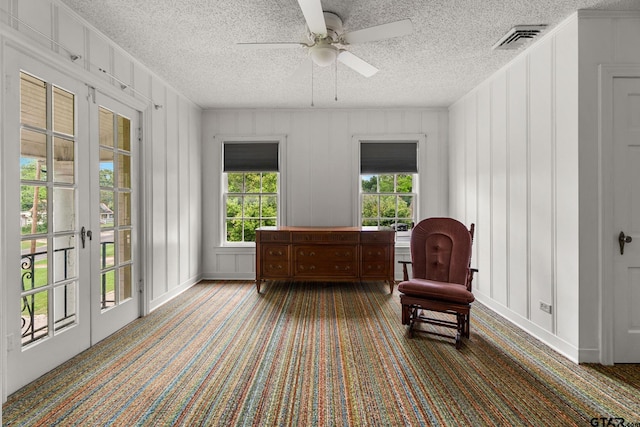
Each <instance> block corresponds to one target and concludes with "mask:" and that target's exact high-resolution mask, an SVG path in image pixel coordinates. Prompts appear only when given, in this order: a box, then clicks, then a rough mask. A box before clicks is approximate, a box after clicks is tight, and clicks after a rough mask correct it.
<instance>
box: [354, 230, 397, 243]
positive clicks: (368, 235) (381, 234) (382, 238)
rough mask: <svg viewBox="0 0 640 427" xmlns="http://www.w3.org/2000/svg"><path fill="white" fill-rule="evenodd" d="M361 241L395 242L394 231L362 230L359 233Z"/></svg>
mask: <svg viewBox="0 0 640 427" xmlns="http://www.w3.org/2000/svg"><path fill="white" fill-rule="evenodd" d="M360 241H361V242H362V243H395V241H396V233H395V232H394V231H391V230H389V231H364V232H362V234H361V235H360Z"/></svg>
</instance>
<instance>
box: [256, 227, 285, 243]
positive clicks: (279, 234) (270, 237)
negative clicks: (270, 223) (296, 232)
mask: <svg viewBox="0 0 640 427" xmlns="http://www.w3.org/2000/svg"><path fill="white" fill-rule="evenodd" d="M289 234H290V233H289V232H288V231H262V230H258V231H257V237H258V239H259V240H260V242H264V243H268V242H283V243H287V242H289V239H290V238H291V236H290V235H289Z"/></svg>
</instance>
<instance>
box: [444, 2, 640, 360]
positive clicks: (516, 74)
mask: <svg viewBox="0 0 640 427" xmlns="http://www.w3.org/2000/svg"><path fill="white" fill-rule="evenodd" d="M639 42H640V15H639V14H638V13H635V12H624V13H618V12H602V11H599V12H596V11H579V12H578V13H576V14H574V15H573V16H572V17H570V18H569V19H567V20H566V21H565V22H564V23H563V24H562V25H560V26H559V27H558V28H556V29H554V30H553V31H552V32H550V33H549V34H547V35H546V36H544V37H543V38H541V39H540V40H539V41H538V42H537V43H535V44H534V45H533V46H531V47H530V48H529V49H527V50H525V51H524V52H522V54H520V55H519V56H518V57H517V58H516V59H515V60H514V61H512V62H511V63H510V64H508V65H507V66H506V67H504V68H503V69H502V70H500V71H499V72H497V73H496V74H494V75H493V76H492V77H491V78H489V79H488V80H487V81H485V82H484V83H482V84H481V85H480V86H478V87H477V88H475V89H474V90H473V91H471V92H470V93H469V94H467V95H466V96H465V97H463V98H462V99H461V100H459V101H458V102H456V103H455V104H454V105H453V106H452V107H451V108H450V128H451V129H450V145H451V166H450V171H451V178H450V184H451V187H450V192H451V197H450V200H451V212H452V214H453V215H454V216H459V217H462V218H464V219H466V221H467V222H476V224H477V227H478V228H477V230H478V234H477V240H476V253H477V254H479V259H478V267H479V269H480V274H479V275H478V276H477V277H478V280H477V282H476V286H475V294H476V295H477V298H478V300H480V301H482V302H483V303H485V304H487V305H489V306H490V307H492V308H493V309H494V310H496V311H497V312H498V313H500V314H502V315H503V316H505V317H506V318H508V319H510V320H512V321H513V322H514V323H516V324H518V325H520V326H521V327H523V328H524V329H525V330H527V331H528V332H530V333H532V334H533V335H535V336H537V337H539V338H541V339H542V340H543V341H545V342H546V343H547V344H549V345H551V346H552V347H554V348H556V349H557V350H559V351H560V352H562V353H564V354H565V355H567V356H568V357H569V358H571V359H573V360H575V361H581V362H589V361H592V362H593V361H595V362H597V361H600V357H601V356H600V350H601V338H602V337H601V336H600V329H601V328H600V326H601V319H600V318H599V313H600V310H601V307H600V305H601V301H600V292H602V290H601V284H600V279H599V278H600V276H601V264H602V259H601V256H602V255H601V253H602V249H601V247H602V243H601V236H600V234H599V230H600V228H601V220H602V218H601V206H600V198H599V193H598V189H599V187H600V184H601V179H602V177H601V176H600V175H599V147H598V135H599V129H598V119H599V98H598V87H599V77H598V72H599V71H598V69H599V65H600V64H621V63H622V64H625V63H636V64H637V63H640V50H639V49H638V48H637V46H638V43H639ZM540 301H544V302H546V303H549V304H551V305H552V306H553V311H552V313H551V314H548V313H545V312H544V311H541V310H540V308H539V303H540Z"/></svg>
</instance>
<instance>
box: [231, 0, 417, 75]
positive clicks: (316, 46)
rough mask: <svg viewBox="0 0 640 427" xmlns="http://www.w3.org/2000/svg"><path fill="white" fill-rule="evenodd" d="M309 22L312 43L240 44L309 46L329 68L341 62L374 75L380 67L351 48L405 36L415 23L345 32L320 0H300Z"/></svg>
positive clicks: (318, 61) (315, 60) (316, 59)
mask: <svg viewBox="0 0 640 427" xmlns="http://www.w3.org/2000/svg"><path fill="white" fill-rule="evenodd" d="M298 5H299V6H300V9H301V10H302V14H303V15H304V19H305V21H306V23H307V28H308V30H309V33H308V34H307V36H308V39H309V41H310V43H311V44H305V43H296V42H276V43H238V45H242V46H245V47H253V48H287V47H295V46H302V47H304V48H306V49H308V52H309V57H310V58H311V60H312V61H313V63H314V64H316V65H318V66H320V67H327V66H329V65H331V64H335V63H337V62H336V60H337V61H340V62H341V63H343V64H344V65H346V66H347V67H349V68H351V69H352V70H354V71H356V72H358V73H360V74H361V75H363V76H364V77H371V76H373V75H374V74H375V73H377V72H378V69H377V68H376V67H374V66H373V65H371V64H369V63H368V62H366V61H365V60H363V59H361V58H359V57H358V56H356V55H354V54H353V53H351V52H350V51H349V50H348V47H349V46H350V45H352V44H356V43H366V42H371V41H377V40H383V39H389V38H393V37H399V36H405V35H408V34H411V33H412V32H413V24H412V23H411V21H410V20H409V19H405V20H402V21H396V22H390V23H387V24H382V25H377V26H374V27H369V28H364V29H361V30H357V31H354V32H351V33H345V32H344V30H343V26H342V19H340V17H339V16H338V15H336V14H335V13H331V12H325V11H323V10H322V3H321V2H320V0H298Z"/></svg>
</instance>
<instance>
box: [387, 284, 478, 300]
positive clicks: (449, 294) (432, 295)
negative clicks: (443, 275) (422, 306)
mask: <svg viewBox="0 0 640 427" xmlns="http://www.w3.org/2000/svg"><path fill="white" fill-rule="evenodd" d="M398 291H399V292H402V293H403V294H405V295H410V296H413V297H417V298H426V299H437V300H441V301H451V302H457V303H462V304H469V303H471V302H473V301H474V300H475V298H474V296H473V294H472V293H471V292H469V291H468V290H467V287H466V286H464V285H459V284H457V283H446V282H437V281H435V280H425V279H411V280H408V281H406V282H400V284H399V285H398Z"/></svg>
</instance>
